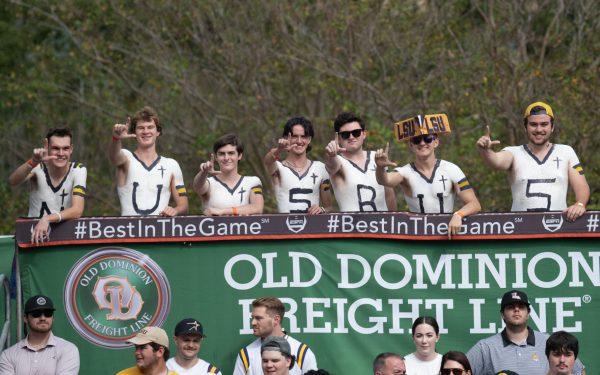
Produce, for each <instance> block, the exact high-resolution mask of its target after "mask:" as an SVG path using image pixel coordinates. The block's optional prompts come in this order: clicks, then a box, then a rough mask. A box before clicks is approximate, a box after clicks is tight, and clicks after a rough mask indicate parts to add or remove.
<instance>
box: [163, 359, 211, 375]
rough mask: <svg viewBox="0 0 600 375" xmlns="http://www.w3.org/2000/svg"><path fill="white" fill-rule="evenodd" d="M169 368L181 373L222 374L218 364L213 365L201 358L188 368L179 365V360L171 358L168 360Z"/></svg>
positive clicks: (183, 374) (188, 374) (184, 374)
mask: <svg viewBox="0 0 600 375" xmlns="http://www.w3.org/2000/svg"><path fill="white" fill-rule="evenodd" d="M167 368H168V369H169V370H171V371H175V372H176V373H177V374H179V375H210V374H217V375H221V370H219V369H218V368H217V366H215V365H212V364H210V363H208V362H206V361H205V360H203V359H200V358H199V359H198V362H196V364H195V365H194V366H192V367H191V368H188V369H185V368H183V367H181V366H179V364H178V363H177V361H175V358H169V360H168V361H167Z"/></svg>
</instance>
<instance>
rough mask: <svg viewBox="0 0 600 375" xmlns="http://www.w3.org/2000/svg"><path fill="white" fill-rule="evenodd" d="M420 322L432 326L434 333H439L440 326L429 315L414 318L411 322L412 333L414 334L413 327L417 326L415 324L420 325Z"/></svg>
mask: <svg viewBox="0 0 600 375" xmlns="http://www.w3.org/2000/svg"><path fill="white" fill-rule="evenodd" d="M421 324H428V325H430V326H432V327H433V330H434V331H435V334H436V335H439V334H440V326H439V325H438V322H437V320H435V318H433V317H431V316H420V317H418V318H417V319H415V321H414V322H413V325H412V335H413V336H414V335H415V329H416V328H417V326H419V325H421Z"/></svg>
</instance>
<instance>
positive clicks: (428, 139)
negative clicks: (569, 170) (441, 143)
mask: <svg viewBox="0 0 600 375" xmlns="http://www.w3.org/2000/svg"><path fill="white" fill-rule="evenodd" d="M434 140H435V135H431V134H427V135H419V136H417V137H412V138H411V139H410V141H411V142H412V143H413V144H414V145H419V144H421V141H425V143H427V144H430V143H431V142H433V141H434Z"/></svg>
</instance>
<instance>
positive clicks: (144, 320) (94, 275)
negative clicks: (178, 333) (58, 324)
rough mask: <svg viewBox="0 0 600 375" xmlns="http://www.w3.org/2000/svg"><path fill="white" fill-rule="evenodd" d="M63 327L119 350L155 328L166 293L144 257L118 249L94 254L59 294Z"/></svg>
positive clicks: (162, 317)
mask: <svg viewBox="0 0 600 375" xmlns="http://www.w3.org/2000/svg"><path fill="white" fill-rule="evenodd" d="M64 301H65V309H66V312H67V317H68V319H69V322H70V323H71V325H72V326H73V328H75V330H76V331H77V332H78V333H79V334H80V335H81V336H82V337H84V338H85V339H86V340H88V341H89V342H91V343H93V344H96V345H99V346H104V347H109V348H124V347H129V346H131V344H129V343H127V342H126V341H127V340H128V339H130V338H132V337H133V336H135V335H136V334H137V333H138V332H140V331H141V330H142V329H143V328H144V327H146V326H161V325H162V324H163V323H164V322H165V321H166V319H167V315H168V314H169V310H170V308H171V287H170V285H169V281H168V280H167V277H166V275H165V273H164V272H163V270H162V269H161V268H160V267H159V265H158V264H157V263H156V262H154V261H153V260H152V259H150V257H148V256H147V255H145V254H142V253H140V252H139V251H135V250H132V249H127V248H123V247H104V248H100V249H96V250H94V251H92V252H90V253H88V254H86V255H84V256H83V257H81V259H79V260H78V261H77V262H76V263H75V264H74V265H73V267H72V268H71V271H69V275H68V276H67V280H66V282H65V288H64Z"/></svg>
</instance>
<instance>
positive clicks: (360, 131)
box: [338, 129, 363, 139]
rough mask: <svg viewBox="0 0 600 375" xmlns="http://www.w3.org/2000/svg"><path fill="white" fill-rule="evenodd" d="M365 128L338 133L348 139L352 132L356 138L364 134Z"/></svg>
mask: <svg viewBox="0 0 600 375" xmlns="http://www.w3.org/2000/svg"><path fill="white" fill-rule="evenodd" d="M362 132H363V130H362V129H354V130H351V131H345V132H339V133H338V134H339V135H340V137H341V138H342V139H348V138H350V134H352V136H353V137H354V138H358V137H360V135H361V134H362Z"/></svg>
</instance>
